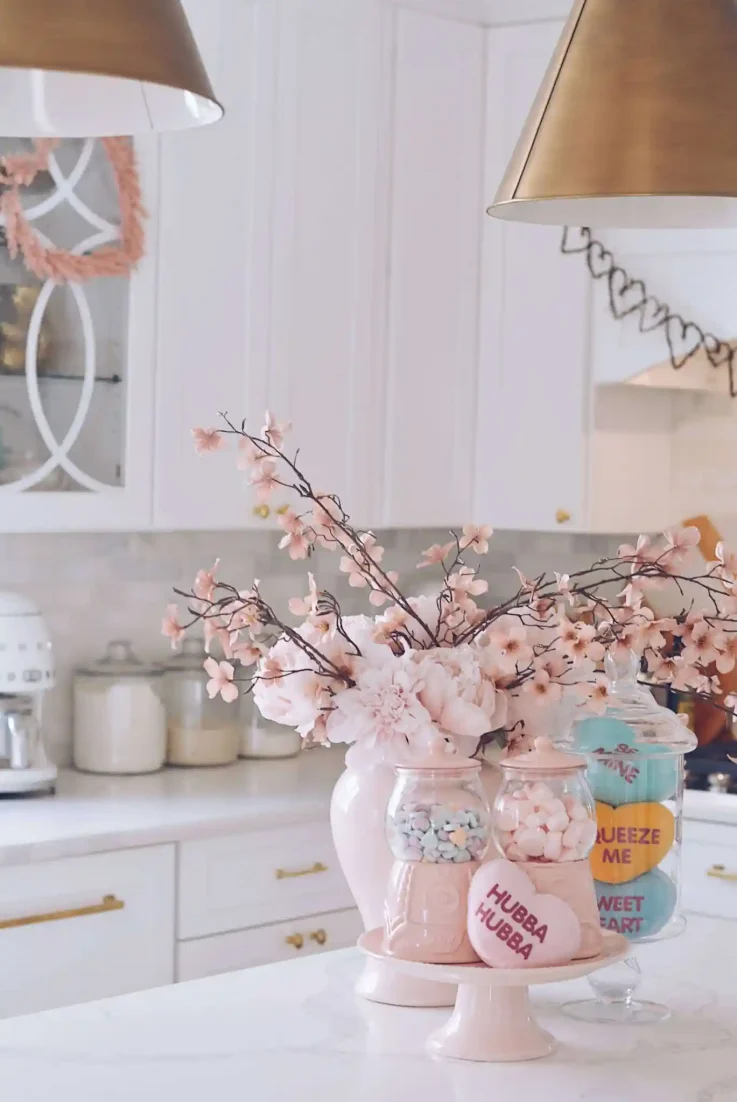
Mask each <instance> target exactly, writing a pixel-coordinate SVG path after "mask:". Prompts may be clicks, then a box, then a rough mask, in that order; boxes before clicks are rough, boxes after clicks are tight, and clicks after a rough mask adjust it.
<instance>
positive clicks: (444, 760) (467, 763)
mask: <svg viewBox="0 0 737 1102" xmlns="http://www.w3.org/2000/svg"><path fill="white" fill-rule="evenodd" d="M480 769H481V762H480V761H475V760H474V759H473V758H465V757H463V756H462V755H461V754H459V753H458V752H457V751H456V750H455V749H454V748H453V747H452V746H450V745H449V744H448V743H447V742H446V741H445V739H441V738H436V739H433V741H432V742H431V743H430V745H429V747H428V750H427V752H426V753H425V754H422V755H419V754H418V755H417V757H416V758H412V759H408V760H406V761H404V762H400V763H399V764H398V765H396V766H395V772H397V773H424V772H428V773H429V772H439V771H441V770H442V771H443V772H445V773H478V772H479V770H480Z"/></svg>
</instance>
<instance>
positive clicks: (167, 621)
mask: <svg viewBox="0 0 737 1102" xmlns="http://www.w3.org/2000/svg"><path fill="white" fill-rule="evenodd" d="M161 634H162V635H165V636H166V637H167V638H168V639H171V646H172V650H175V649H176V645H177V643H178V642H179V640H180V639H181V638H182V636H183V635H184V628H183V627H182V625H181V624H180V623H179V610H178V609H177V606H176V605H168V606H167V609H166V615H165V616H164V619H163V620H162V622H161Z"/></svg>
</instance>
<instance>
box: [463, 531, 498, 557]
mask: <svg viewBox="0 0 737 1102" xmlns="http://www.w3.org/2000/svg"><path fill="white" fill-rule="evenodd" d="M493 534H494V529H493V528H492V527H491V525H490V524H464V525H463V538H462V539H461V541H460V543H461V551H465V550H467V548H470V549H471V550H472V551H475V552H476V554H477V555H485V554H486V553H487V552H488V550H489V538H490V537H491V536H493Z"/></svg>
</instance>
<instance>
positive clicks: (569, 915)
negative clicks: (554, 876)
mask: <svg viewBox="0 0 737 1102" xmlns="http://www.w3.org/2000/svg"><path fill="white" fill-rule="evenodd" d="M468 936H469V938H470V941H471V944H472V945H473V947H474V949H475V950H476V952H477V953H478V955H479V956H480V957H481V959H482V960H483V961H484V962H485V963H486V964H488V965H489V966H490V967H492V968H542V967H544V966H546V965H553V964H566V963H568V961H571V960H572V959H573V958H574V956H575V955H576V953H577V952H578V950H579V948H580V946H581V925H580V923H579V921H578V918H577V917H576V913H575V911H573V909H572V908H571V907H569V906H568V904H567V903H564V902H563V900H562V899H558V898H557V897H556V896H554V895H542V894H541V893H538V892H537V891H536V890H535V887H534V885H533V884H532V881H531V880H530V878H529V876H527V874H526V873H525V872H524V871H523V870H522V869H521V868H520V867H519V865H516V864H514V863H513V862H511V861H506V860H504V859H500V860H497V861H490V862H489V863H488V864H486V865H482V867H481V868H480V869H479V871H478V872H477V873H476V875H475V876H474V878H473V880H472V881H471V887H470V889H469V893H468Z"/></svg>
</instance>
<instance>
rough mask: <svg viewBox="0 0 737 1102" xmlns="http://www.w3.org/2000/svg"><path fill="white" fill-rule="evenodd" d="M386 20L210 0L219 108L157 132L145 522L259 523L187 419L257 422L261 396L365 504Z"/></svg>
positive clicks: (338, 10) (341, 11)
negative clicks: (177, 130)
mask: <svg viewBox="0 0 737 1102" xmlns="http://www.w3.org/2000/svg"><path fill="white" fill-rule="evenodd" d="M209 2H210V0H208V4H209ZM190 4H193V5H194V4H196V0H190ZM387 20H388V16H387V13H386V12H385V11H384V10H383V9H382V7H381V6H380V5H376V4H375V3H373V0H356V2H351V3H350V4H345V3H342V2H338V0H282V2H273V3H270V2H269V3H267V2H263V0H259V2H258V3H254V4H227V3H224V2H222V0H221V2H220V3H217V2H213V4H212V13H211V15H210V16H209V17H208V20H207V21H206V26H205V27H204V30H203V34H204V36H205V37H204V39H203V42H202V45H203V49H204V52H205V56H206V57H208V58H209V57H212V59H213V60H212V67H213V81H214V84H215V86H216V88H217V89H218V94H219V95H220V96H221V98H222V99H223V100H224V101H225V104H226V108H227V114H226V118H225V120H224V122H223V123H221V124H218V125H217V126H216V127H213V128H212V130H211V132H209V133H204V134H201V135H200V134H197V135H173V136H171V137H167V138H166V139H165V140H164V154H163V185H162V188H163V191H164V193H165V202H164V206H165V209H166V218H165V222H164V225H163V230H162V262H161V278H160V284H161V301H162V305H161V317H160V337H159V361H160V381H159V404H158V408H159V417H160V428H159V431H158V433H157V473H158V477H157V486H156V523H157V526H159V527H183V528H213V527H228V528H232V527H241V526H243V524H244V523H248V522H249V520H250V522H251V523H255V524H260V523H262V522H261V521H259V520H257V519H255V518H254V517H253V514H252V509H251V505H252V502H251V499H250V496H249V495H248V494H247V493H246V491H245V490H244V486H243V483H244V478H243V476H242V475H238V474H237V473H236V472H235V471H234V469H233V466H234V464H233V458H232V454H231V455H227V456H226V455H215V456H211V457H208V459H207V461H206V462H204V461H201V460H200V459H198V458H197V457H196V456H194V454H193V453H192V448H191V437H190V432H189V430H190V428H191V427H192V426H193V425H195V424H200V423H202V422H203V420H204V421H205V422H206V423H207V424H215V423H216V422H217V416H216V415H217V412H218V411H219V410H227V411H228V412H229V413H230V414H231V415H232V417H233V418H234V419H236V420H240V419H241V417H243V416H245V417H247V418H248V420H249V423H250V425H251V426H253V427H254V428H255V429H260V427H261V424H262V418H263V412H264V409H265V408H266V407H267V406H268V407H269V408H271V409H273V411H274V412H275V413H276V414H277V415H278V416H279V418H280V419H291V420H292V421H293V422H294V426H295V431H294V441H295V446H299V448H300V458H301V463H302V466H303V467H304V469H305V471H306V473H307V474H308V475H309V476H310V478H311V479H312V480H314V483H315V485H316V487H317V488H320V489H331V490H332V489H334V490H336V491H337V492H339V493H341V494H342V495H344V496H345V498H346V503H347V504H349V505H350V508H351V511H352V513H353V515H354V517H355V519H356V520H357V521H359V522H361V521H366V520H367V519H368V518H369V516H370V515H371V514H372V511H373V502H372V495H374V494H375V491H376V480H375V477H374V472H375V466H376V464H375V461H374V460H373V458H372V449H374V448H375V447H376V444H375V441H376V435H375V424H376V420H377V418H378V408H377V405H376V401H377V399H376V395H377V394H378V375H379V372H380V368H379V367H378V365H377V356H378V351H379V350H378V346H377V342H378V339H379V336H378V334H379V332H380V327H379V326H378V324H375V317H374V310H375V303H376V301H377V295H376V293H375V287H374V284H375V281H376V280H377V279H378V274H377V273H380V271H381V267H382V259H381V257H380V252H379V250H380V248H381V241H380V239H379V237H378V236H377V234H376V233H375V228H376V214H375V210H376V207H377V204H378V201H379V200H378V188H379V181H378V167H377V164H378V149H379V137H378V127H379V124H380V117H381V112H382V110H383V101H382V87H383V65H384V61H385V53H387V52H388V47H387V45H386V43H385V40H384V38H383V28H384V26H385V24H386V23H387ZM195 29H196V25H195ZM208 50H209V52H208ZM208 195H209V196H210V205H209V206H208V207H207V208H206V209H205V212H204V213H205V215H206V216H205V217H203V207H202V200H203V198H205V197H206V196H208ZM196 212H199V217H198V214H197V213H196ZM374 515H375V514H374Z"/></svg>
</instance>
